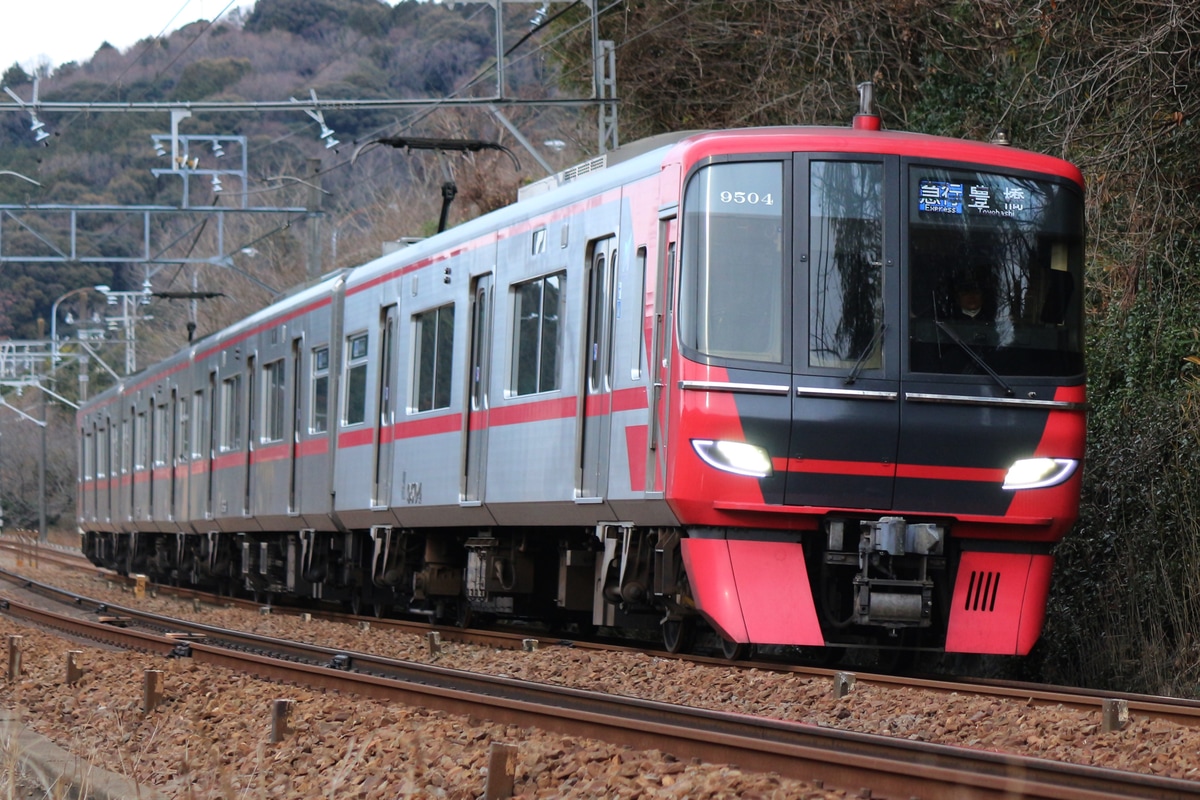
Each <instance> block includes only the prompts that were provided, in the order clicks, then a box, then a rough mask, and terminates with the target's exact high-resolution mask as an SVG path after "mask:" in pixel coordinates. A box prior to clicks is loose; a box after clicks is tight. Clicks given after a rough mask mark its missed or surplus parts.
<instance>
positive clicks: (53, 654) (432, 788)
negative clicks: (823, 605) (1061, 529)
mask: <svg viewBox="0 0 1200 800" xmlns="http://www.w3.org/2000/svg"><path fill="white" fill-rule="evenodd" d="M24 571H25V572H26V573H27V574H28V573H31V572H33V570H31V569H30V568H29V567H25V569H24ZM40 576H41V579H42V580H45V581H46V582H49V583H54V584H56V585H62V586H67V587H69V588H72V589H73V590H75V591H79V592H81V593H83V594H87V595H88V596H91V597H94V598H97V599H101V600H106V601H109V602H113V603H119V604H122V605H132V604H133V602H134V598H133V595H132V594H131V593H127V592H121V591H118V590H109V589H108V588H107V586H106V582H105V581H103V580H99V579H97V578H94V577H87V578H81V577H79V576H78V575H77V574H72V573H68V572H66V571H63V570H61V569H59V568H55V567H50V566H43V568H42V570H41V571H40ZM139 605H142V606H145V607H147V608H149V609H150V610H153V611H156V612H158V613H162V614H167V615H172V616H179V617H187V618H196V619H199V620H201V621H203V622H205V623H207V624H211V625H219V626H228V627H233V628H238V629H242V630H248V631H252V632H256V633H262V634H266V635H272V636H283V637H290V638H294V639H299V640H303V641H308V642H316V643H320V644H324V645H326V646H329V647H336V648H340V649H346V650H355V651H365V652H372V653H378V654H382V655H387V656H392V657H396V658H404V659H409V660H413V661H421V662H429V661H435V662H436V663H437V664H439V665H442V666H448V667H454V668H459V669H467V670H476V671H488V672H493V673H497V674H501V675H508V676H511V677H514V678H521V679H525V680H534V681H542V682H547V683H554V684H560V685H568V686H575V687H579V688H584V689H591V690H595V691H602V692H610V693H614V694H622V695H627V696H633V697H640V698H646V699H653V700H659V701H665V702H671V703H679V704H685V705H691V706H697V707H704V708H712V709H718V710H723V711H732V712H738V713H745V714H755V715H762V716H769V717H775V718H783V719H790V720H796V721H801V722H806V723H809V724H814V725H823V726H830V727H837V728H842V729H846V730H854V731H861V732H865V733H875V734H884V735H889V736H899V737H904V738H908V739H913V740H919V741H928V742H939V743H943V744H951V745H960V746H967V747H974V748H982V749H986V750H993V751H1000V752H1007V753H1015V754H1021V755H1032V756H1039V757H1044V758H1050V759H1055V760H1060V761H1066V762H1073V763H1078V764H1090V765H1096V766H1103V767H1110V768H1117V769H1124V770H1132V771H1138V772H1146V773H1152V774H1156V775H1161V776H1169V777H1176V778H1186V779H1191V780H1200V767H1198V766H1197V761H1196V758H1195V754H1196V753H1197V752H1200V731H1197V730H1195V729H1192V728H1189V727H1186V726H1181V725H1178V724H1174V723H1168V722H1160V721H1153V720H1149V719H1139V718H1137V717H1136V716H1134V717H1133V718H1132V719H1131V720H1130V722H1129V724H1128V725H1127V726H1126V727H1125V728H1123V729H1122V730H1119V731H1115V732H1111V733H1104V732H1102V730H1101V720H1100V713H1099V712H1098V711H1095V712H1081V711H1077V710H1074V709H1069V708H1065V707H1061V706H1039V705H1034V704H1033V703H1031V702H1021V701H1011V700H1004V699H996V698H991V697H976V696H972V695H958V694H955V695H950V696H945V695H943V694H939V693H935V692H930V691H926V690H922V689H918V688H910V689H901V690H897V689H894V688H888V687H881V686H873V685H870V684H865V683H860V684H859V685H857V686H856V687H854V689H853V691H851V692H850V693H849V694H848V695H847V696H846V697H843V698H840V699H839V698H834V697H832V695H831V691H830V681H829V679H828V678H809V677H804V676H797V675H794V674H786V673H777V672H771V671H767V670H759V669H746V668H736V667H714V666H706V665H696V664H689V663H686V662H681V661H677V660H674V659H663V658H656V657H653V656H648V655H646V654H641V653H613V652H600V651H591V650H582V649H572V648H565V647H552V646H547V647H542V648H539V649H537V650H534V651H532V652H526V651H504V650H495V649H491V648H486V647H478V646H470V645H463V644H455V643H447V642H443V644H442V652H441V654H440V655H438V656H436V657H431V656H430V654H429V652H428V648H427V646H426V642H425V640H424V638H423V637H419V636H414V635H407V634H396V633H391V632H385V631H384V630H383V629H382V628H378V627H372V628H368V629H367V630H361V629H359V628H358V627H356V626H352V625H346V624H342V623H335V622H326V621H322V620H316V619H313V620H310V621H307V622H306V621H304V620H303V618H300V617H294V616H287V615H283V614H271V615H263V614H256V613H253V612H246V611H239V610H234V609H226V608H213V607H208V606H206V607H205V609H204V610H203V611H201V612H200V613H198V614H197V613H195V612H194V611H193V610H192V604H191V602H190V601H187V602H181V601H179V600H176V599H172V598H168V597H166V596H162V597H158V598H150V597H147V598H144V599H143V600H142V601H140V603H139ZM8 633H19V634H21V635H23V636H24V640H23V642H22V651H23V666H24V674H23V675H22V678H21V679H20V680H19V681H18V682H17V683H15V684H14V685H5V686H4V690H3V704H5V705H7V706H8V707H10V708H13V709H16V710H17V711H18V712H19V714H20V717H21V719H22V720H24V722H25V724H26V725H27V726H28V727H29V728H31V729H33V730H35V731H37V732H38V733H40V734H43V735H45V736H47V737H49V738H50V739H52V740H54V741H55V742H57V743H58V744H59V745H61V746H63V747H65V748H68V749H69V750H71V752H73V753H74V754H75V755H77V756H79V757H82V758H86V759H88V760H89V761H90V762H92V763H94V764H95V765H96V766H97V767H100V768H103V769H106V770H109V771H111V772H115V773H118V774H120V775H125V776H128V777H130V778H132V779H134V780H136V781H137V782H138V783H140V784H142V785H145V786H153V787H154V788H156V789H157V790H159V791H161V792H163V793H164V794H166V795H167V796H173V797H194V798H210V797H211V798H216V797H229V798H232V797H238V798H259V797H263V798H266V797H270V798H291V797H295V798H312V797H339V798H340V797H354V798H396V797H437V798H440V797H445V798H477V797H481V796H483V793H484V787H485V784H486V780H487V778H486V767H487V763H488V751H489V747H490V745H491V743H493V742H503V743H512V744H515V745H516V746H517V757H516V769H515V789H514V792H515V795H516V796H520V797H611V798H635V797H636V798H659V797H664V798H665V797H678V798H682V797H687V798H724V797H744V798H785V797H786V798H825V797H844V796H846V795H844V794H842V793H840V792H835V791H828V790H823V789H819V788H816V787H813V786H812V785H810V784H806V783H803V782H801V781H795V780H790V779H783V778H780V777H779V776H776V775H764V774H757V773H745V772H742V771H740V770H738V769H737V768H736V767H734V766H730V765H712V764H699V763H691V762H686V763H685V762H680V761H678V760H676V759H674V758H673V757H672V756H670V755H669V754H665V753H660V752H656V751H651V752H645V751H633V750H629V749H625V748H619V747H613V746H611V745H608V744H605V743H602V742H597V741H591V740H584V739H573V738H564V737H562V736H559V735H557V734H549V733H546V732H542V731H538V730H536V729H528V728H517V727H513V726H504V725H496V724H493V723H490V722H487V721H481V720H476V719H470V718H463V717H458V716H453V715H448V714H442V713H439V712H432V711H428V710H425V709H421V708H412V707H405V706H396V705H389V704H384V703H380V702H378V701H372V700H365V699H359V698H355V697H348V696H340V695H336V694H330V693H322V692H317V691H311V690H308V689H304V688H299V687H293V686H280V685H277V684H271V683H266V682H263V681H258V680H255V679H252V678H248V677H246V676H244V675H238V674H234V673H230V672H228V671H224V670H220V669H216V668H212V667H206V666H204V665H200V664H195V663H193V662H191V661H190V660H188V659H173V660H168V661H165V663H164V660H163V659H161V658H155V657H151V656H147V655H144V654H136V653H122V652H114V651H111V650H107V649H101V648H97V647H88V646H81V645H78V644H75V643H69V642H65V641H64V640H62V639H60V638H58V637H55V636H53V635H51V634H47V633H42V632H38V631H34V630H31V629H29V628H23V627H20V626H17V625H16V624H15V623H13V622H11V621H9V620H7V619H4V618H0V634H8ZM68 649H83V650H84V651H85V652H84V655H83V656H82V658H81V659H80V664H81V666H82V667H83V668H84V670H85V672H84V677H83V679H82V680H81V681H80V682H79V683H78V684H76V685H74V686H65V685H63V672H64V667H63V662H64V652H65V651H66V650H68ZM145 669H163V670H165V671H166V676H165V688H166V692H165V693H166V698H167V700H166V703H165V704H164V706H162V707H160V708H159V709H157V710H156V711H155V712H153V713H152V714H150V715H148V716H146V717H144V718H143V716H142V714H141V703H142V673H143V671H144V670H145ZM277 698H287V699H291V700H293V701H295V706H294V710H293V713H292V718H291V727H292V729H293V731H294V733H293V734H292V735H291V736H290V737H288V738H287V739H285V740H284V741H283V742H281V743H279V744H275V745H272V744H269V743H268V739H269V731H270V708H271V705H272V702H273V701H274V700H275V699H277Z"/></svg>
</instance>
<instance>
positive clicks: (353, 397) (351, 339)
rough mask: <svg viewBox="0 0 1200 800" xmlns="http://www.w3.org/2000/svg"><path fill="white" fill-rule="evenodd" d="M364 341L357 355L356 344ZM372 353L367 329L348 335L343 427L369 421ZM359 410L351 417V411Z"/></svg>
mask: <svg viewBox="0 0 1200 800" xmlns="http://www.w3.org/2000/svg"><path fill="white" fill-rule="evenodd" d="M360 341H361V342H362V353H361V354H360V355H355V352H356V345H357V343H358V342H360ZM370 355H371V338H370V333H369V332H367V331H355V332H354V333H351V334H349V335H347V336H346V358H345V361H344V362H343V363H344V364H345V366H344V367H343V370H342V375H343V377H344V383H345V385H346V390H345V392H343V393H342V419H341V423H342V427H343V428H349V427H353V426H356V425H365V424H366V422H367V396H368V392H367V384H368V380H367V378H368V369H369V364H370ZM352 404H353V405H352ZM352 411H355V412H357V413H356V414H355V417H357V418H352V417H351V412H352Z"/></svg>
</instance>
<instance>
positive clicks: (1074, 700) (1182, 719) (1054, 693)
mask: <svg viewBox="0 0 1200 800" xmlns="http://www.w3.org/2000/svg"><path fill="white" fill-rule="evenodd" d="M2 547H3V545H2V544H0V548H2ZM47 555H48V554H47V551H45V550H43V551H42V552H41V557H43V558H46V556H47ZM55 555H56V554H54V553H50V554H49V556H50V557H49V558H46V560H48V561H51V562H53V563H56V564H60V565H62V566H65V567H68V568H74V567H75V566H77V565H78V566H82V565H79V564H78V562H77V561H75V562H67V561H62V560H59V559H58V558H55V557H54V556H55ZM65 557H66V558H70V556H65ZM88 568H89V569H92V570H94V569H95V567H94V566H91V565H90V564H89V565H88ZM0 578H4V579H7V580H10V581H14V582H20V583H22V584H25V585H28V586H29V587H30V588H33V589H35V590H36V591H39V592H42V593H44V594H58V595H61V596H63V597H66V598H68V599H69V600H70V601H71V602H74V603H76V604H79V603H87V604H90V605H91V606H92V607H93V608H94V607H96V606H98V605H100V604H101V603H102V602H103V601H99V600H95V599H93V598H85V597H80V596H79V595H77V594H75V593H74V592H70V591H67V590H63V589H58V588H56V587H54V586H51V585H49V584H45V583H41V582H38V581H34V580H32V579H29V578H27V577H25V576H22V575H19V574H17V573H14V572H10V571H8V570H4V569H0ZM112 579H113V580H114V581H120V582H122V583H124V584H132V583H133V581H132V580H131V579H129V578H125V577H122V576H118V575H113V576H112ZM152 586H153V588H154V590H156V591H158V592H160V593H168V594H171V595H173V596H176V597H179V598H183V599H193V598H195V599H199V600H201V601H202V602H205V603H209V604H214V605H215V604H223V605H231V606H237V607H240V608H243V609H245V610H247V611H253V610H255V609H260V608H262V607H264V606H263V604H262V603H256V602H253V601H250V600H246V599H242V598H235V597H223V596H217V595H213V594H211V593H208V592H203V591H200V590H196V589H189V588H186V587H176V586H166V585H158V584H155V585H152ZM77 598H78V600H77ZM104 605H106V606H108V607H110V608H112V609H114V610H115V611H116V612H117V613H121V614H125V615H134V614H142V613H144V612H141V611H138V610H136V609H131V608H122V607H117V606H113V605H112V604H111V603H104ZM269 608H271V612H272V613H280V614H288V615H291V616H297V615H299V614H302V613H312V614H313V616H314V617H319V618H321V619H326V620H330V621H336V622H342V623H345V624H353V623H355V622H356V621H361V620H362V618H361V617H357V616H354V615H352V614H344V613H338V612H334V611H317V612H313V611H312V610H311V609H300V608H290V607H286V606H269ZM370 622H371V624H372V625H375V626H378V627H386V628H387V629H389V630H394V631H396V632H399V633H407V634H412V635H415V636H425V635H426V634H428V633H429V632H431V631H436V632H438V634H439V635H440V636H441V639H442V640H443V641H445V642H458V643H462V644H472V645H479V646H484V647H496V648H501V649H514V650H519V649H521V648H522V647H523V643H524V641H526V640H527V639H530V638H533V639H538V640H539V643H540V644H541V645H542V646H545V645H547V644H549V645H551V646H554V645H557V644H566V645H569V646H571V647H578V648H586V649H597V650H604V651H614V650H616V651H623V652H638V653H646V652H651V653H652V654H653V655H656V656H661V657H664V658H685V659H686V660H688V661H691V662H693V663H698V664H705V665H712V666H721V667H736V668H756V669H763V670H771V671H776V672H787V673H794V674H797V675H804V676H807V677H823V678H829V679H832V678H833V677H834V676H835V675H837V674H838V673H840V672H846V670H838V669H830V668H824V667H812V666H803V665H796V664H787V663H778V662H770V661H739V662H730V661H729V660H728V659H725V658H723V657H707V656H686V657H684V656H680V655H678V654H675V655H672V654H669V653H657V652H653V651H652V650H648V648H647V647H645V646H636V645H632V646H631V645H614V644H611V643H595V642H587V641H576V640H569V639H562V638H561V637H545V636H544V633H539V632H532V631H531V632H524V633H514V632H510V631H488V630H471V629H465V628H456V627H447V626H439V625H435V624H431V623H425V622H415V621H412V620H400V619H386V618H383V619H381V618H372V619H371V620H370ZM155 624H158V625H160V627H164V626H169V625H171V624H173V623H171V622H168V621H165V618H164V621H162V622H158V623H155ZM214 635H215V634H214ZM539 637H541V638H539ZM331 652H333V651H331ZM854 675H855V680H856V682H857V683H858V684H860V685H875V686H882V687H890V688H895V689H899V690H910V689H925V690H927V691H930V692H935V693H940V694H949V693H951V692H958V693H962V692H965V691H969V692H971V693H974V694H978V695H986V696H990V697H995V698H998V699H1007V700H1015V701H1020V702H1025V703H1030V704H1032V705H1040V706H1046V705H1062V706H1065V707H1068V708H1074V709H1077V710H1080V711H1095V712H1098V713H1099V712H1100V711H1101V710H1102V709H1103V705H1104V701H1105V700H1124V701H1125V702H1126V703H1127V705H1128V710H1129V712H1130V714H1131V715H1135V716H1136V715H1139V714H1140V715H1143V716H1145V717H1149V718H1153V719H1160V720H1166V721H1169V722H1172V723H1175V724H1179V725H1186V726H1193V727H1194V726H1200V700H1192V699H1188V698H1177V697H1161V696H1156V695H1146V694H1138V693H1132V692H1115V691H1114V692H1109V691H1096V690H1092V689H1086V688H1079V687H1073V686H1052V685H1044V684H1033V683H1028V682H1020V681H1000V680H989V679H982V678H970V677H967V678H956V679H954V680H953V681H948V680H945V679H941V678H937V677H921V676H914V675H887V674H875V673H866V672H855V673H854Z"/></svg>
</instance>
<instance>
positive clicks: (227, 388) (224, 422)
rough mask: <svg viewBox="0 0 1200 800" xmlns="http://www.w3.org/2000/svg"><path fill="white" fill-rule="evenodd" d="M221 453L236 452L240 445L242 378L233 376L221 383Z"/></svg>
mask: <svg viewBox="0 0 1200 800" xmlns="http://www.w3.org/2000/svg"><path fill="white" fill-rule="evenodd" d="M220 411H221V438H220V442H219V445H218V446H219V447H220V449H221V451H222V452H226V451H229V450H237V449H238V448H239V447H241V445H242V376H241V375H234V376H233V377H232V378H226V379H225V380H224V381H222V382H221V406H220Z"/></svg>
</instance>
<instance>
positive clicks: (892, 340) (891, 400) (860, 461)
mask: <svg viewBox="0 0 1200 800" xmlns="http://www.w3.org/2000/svg"><path fill="white" fill-rule="evenodd" d="M793 174H794V176H795V192H794V195H793V196H794V197H795V202H796V208H795V213H794V219H795V220H796V224H795V230H794V238H793V247H792V251H793V256H792V258H793V278H794V280H793V282H792V291H793V308H794V309H795V314H794V317H793V320H794V322H793V347H792V352H793V392H792V426H791V436H790V444H789V448H788V458H787V482H786V487H785V502H786V503H787V504H790V505H814V506H831V507H849V508H864V507H865V508H875V509H881V510H884V509H889V508H891V506H892V494H893V487H894V483H895V477H896V453H897V437H898V435H899V423H900V385H899V379H900V358H899V357H900V337H899V335H898V334H899V330H900V325H899V321H900V320H899V311H898V309H899V307H900V306H899V302H898V298H899V283H900V282H899V280H898V270H897V269H896V266H895V265H896V264H897V262H898V256H899V246H900V245H899V218H898V202H897V199H896V198H897V197H898V192H897V187H898V182H899V163H898V160H897V159H895V158H885V157H882V156H881V157H878V158H873V157H869V156H868V157H862V156H857V157H840V156H814V155H809V154H796V156H795V161H794V170H793Z"/></svg>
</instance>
